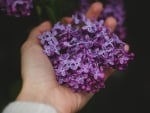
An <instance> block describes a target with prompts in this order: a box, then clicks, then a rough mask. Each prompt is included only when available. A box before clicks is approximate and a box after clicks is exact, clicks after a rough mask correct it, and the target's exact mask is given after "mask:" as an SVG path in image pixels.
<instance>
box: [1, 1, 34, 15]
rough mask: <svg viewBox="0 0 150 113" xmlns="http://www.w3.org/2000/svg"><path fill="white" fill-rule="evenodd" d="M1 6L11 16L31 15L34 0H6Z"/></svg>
mask: <svg viewBox="0 0 150 113" xmlns="http://www.w3.org/2000/svg"><path fill="white" fill-rule="evenodd" d="M0 7H1V9H2V10H3V11H5V12H7V14H8V15H10V16H16V17H20V16H29V15H30V12H31V9H32V7H33V6H32V0H5V1H3V0H2V2H0Z"/></svg>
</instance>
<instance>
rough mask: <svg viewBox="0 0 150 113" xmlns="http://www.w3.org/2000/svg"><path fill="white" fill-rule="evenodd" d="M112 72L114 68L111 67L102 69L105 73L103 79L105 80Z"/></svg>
mask: <svg viewBox="0 0 150 113" xmlns="http://www.w3.org/2000/svg"><path fill="white" fill-rule="evenodd" d="M113 72H115V69H113V68H111V69H106V70H104V73H105V76H104V80H105V81H106V80H107V79H108V77H109V76H110V75H111V74H112V73H113Z"/></svg>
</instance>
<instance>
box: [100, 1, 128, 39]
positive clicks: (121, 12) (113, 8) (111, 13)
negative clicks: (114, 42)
mask: <svg viewBox="0 0 150 113" xmlns="http://www.w3.org/2000/svg"><path fill="white" fill-rule="evenodd" d="M101 17H102V19H106V18H107V17H115V19H116V20H117V27H116V30H115V31H114V32H115V33H116V34H117V35H118V36H119V37H120V39H124V38H125V36H126V31H125V26H124V21H125V9H124V0H106V6H105V7H104V11H103V13H102V15H101Z"/></svg>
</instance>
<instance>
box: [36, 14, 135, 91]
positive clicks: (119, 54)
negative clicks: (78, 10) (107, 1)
mask: <svg viewBox="0 0 150 113" xmlns="http://www.w3.org/2000/svg"><path fill="white" fill-rule="evenodd" d="M72 17H73V23H72V24H63V23H61V22H58V23H56V24H55V25H54V27H53V28H52V29H51V31H46V32H44V33H43V34H41V35H40V36H39V39H40V41H41V44H42V45H43V49H44V53H45V54H46V55H47V56H48V57H49V59H50V60H51V62H52V64H53V67H54V70H55V74H56V79H57V81H58V83H59V84H61V85H65V86H67V87H70V88H71V89H73V90H74V91H75V92H93V93H96V92H98V91H99V90H100V89H101V88H104V87H105V85H104V69H109V68H115V69H118V70H123V69H126V67H127V65H128V62H129V61H130V60H132V59H133V56H134V55H133V53H129V52H127V51H126V50H125V43H124V42H123V41H121V40H120V39H119V37H118V36H117V35H115V34H114V33H112V32H111V31H110V30H109V29H108V28H106V27H105V26H104V21H102V20H100V21H96V20H95V21H90V20H89V19H86V17H85V15H83V14H76V15H73V16H72ZM77 20H78V21H77Z"/></svg>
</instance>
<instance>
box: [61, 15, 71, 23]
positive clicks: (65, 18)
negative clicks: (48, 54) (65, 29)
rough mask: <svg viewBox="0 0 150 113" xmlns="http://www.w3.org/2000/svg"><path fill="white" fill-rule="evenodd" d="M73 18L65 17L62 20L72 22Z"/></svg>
mask: <svg viewBox="0 0 150 113" xmlns="http://www.w3.org/2000/svg"><path fill="white" fill-rule="evenodd" d="M72 21H73V19H72V18H71V17H63V18H62V22H63V23H66V24H70V23H72Z"/></svg>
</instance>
